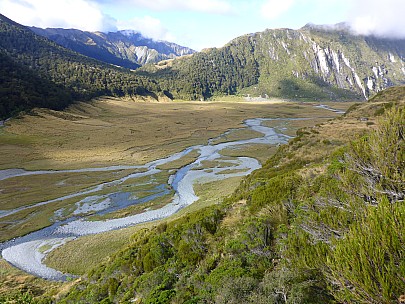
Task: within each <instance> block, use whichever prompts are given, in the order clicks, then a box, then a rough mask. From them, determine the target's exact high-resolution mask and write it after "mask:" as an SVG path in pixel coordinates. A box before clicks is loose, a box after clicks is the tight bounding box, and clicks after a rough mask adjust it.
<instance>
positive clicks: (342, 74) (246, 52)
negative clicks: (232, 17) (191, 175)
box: [137, 24, 405, 100]
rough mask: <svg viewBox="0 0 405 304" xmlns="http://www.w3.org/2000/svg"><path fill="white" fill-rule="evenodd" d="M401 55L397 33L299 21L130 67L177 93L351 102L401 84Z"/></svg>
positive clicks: (403, 48) (404, 73)
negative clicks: (355, 31) (168, 61)
mask: <svg viewBox="0 0 405 304" xmlns="http://www.w3.org/2000/svg"><path fill="white" fill-rule="evenodd" d="M404 58H405V39H389V38H379V37H375V36H358V35H354V34H352V33H351V32H350V31H349V30H347V27H346V26H345V25H344V24H340V25H337V26H335V28H334V30H330V29H328V28H325V27H324V26H314V25H307V26H305V27H303V28H301V29H299V30H292V29H267V30H265V31H263V32H257V33H251V34H246V35H243V36H240V37H237V38H235V39H233V40H231V41H230V42H229V43H227V44H226V45H225V46H224V47H222V48H211V49H205V50H203V51H202V52H200V53H196V54H194V55H193V56H191V57H189V58H181V60H175V61H174V62H173V63H171V64H170V65H166V66H165V65H164V64H160V65H159V66H158V67H151V66H145V67H143V68H141V69H140V70H139V71H137V72H138V73H139V74H141V75H144V76H147V77H150V78H152V79H155V80H157V81H159V82H160V83H161V84H162V85H163V86H164V87H165V89H167V90H170V91H173V92H174V93H177V94H174V95H175V97H178V98H191V99H209V98H212V97H215V95H218V94H228V95H234V94H242V95H245V96H246V95H247V94H249V95H254V96H265V95H268V96H272V97H287V98H291V99H304V100H305V99H308V98H319V99H329V100H330V99H335V100H336V99H339V98H341V97H342V96H343V99H352V100H353V99H368V98H370V97H371V96H373V95H374V94H376V93H377V92H379V91H381V90H383V89H385V88H388V87H390V86H393V85H401V84H404V83H405V63H404ZM186 76H187V77H186Z"/></svg>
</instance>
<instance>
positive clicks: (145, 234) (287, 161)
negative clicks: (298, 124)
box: [61, 87, 405, 303]
mask: <svg viewBox="0 0 405 304" xmlns="http://www.w3.org/2000/svg"><path fill="white" fill-rule="evenodd" d="M404 121H405V88H403V87H402V88H393V89H391V90H387V91H386V92H382V93H380V94H378V95H377V96H376V97H375V99H374V100H373V101H371V102H368V103H365V104H360V105H358V106H355V107H353V108H352V109H350V111H348V112H347V113H346V114H345V115H344V116H343V117H342V118H340V119H337V120H334V121H330V122H328V123H325V124H323V125H318V126H316V127H313V128H308V129H303V130H301V131H299V132H298V134H297V137H296V138H294V139H293V140H291V141H290V143H289V144H288V145H284V146H282V147H280V149H279V151H278V152H277V153H276V155H275V156H274V157H272V158H270V159H269V160H268V162H267V163H266V164H265V165H264V166H263V168H262V169H260V170H257V171H255V172H254V173H253V174H251V175H250V176H248V177H247V178H246V179H245V180H244V181H243V182H242V183H241V185H240V186H239V188H238V189H237V190H236V192H235V193H234V194H233V195H232V196H231V197H229V198H228V199H226V200H225V201H224V202H223V203H222V204H219V205H215V206H212V207H208V208H206V209H204V210H202V211H199V212H196V213H190V214H188V215H186V216H184V217H182V218H181V219H178V220H175V221H172V222H167V223H161V224H159V225H157V226H156V227H155V228H153V229H151V230H146V229H145V230H142V231H140V232H139V233H137V234H135V235H134V236H133V238H132V241H131V243H130V244H128V246H127V247H126V248H123V249H122V250H121V251H120V252H118V253H117V254H115V255H114V256H112V257H111V258H110V260H109V261H108V262H106V263H104V264H102V265H100V266H99V267H98V268H96V269H94V270H93V271H91V272H90V273H89V274H88V276H87V277H86V278H83V279H82V280H81V281H79V282H77V283H76V285H75V286H74V287H73V288H72V289H71V290H70V291H69V293H68V294H67V295H66V296H65V297H63V298H62V299H61V302H62V303H397V300H398V298H399V297H400V296H401V295H402V294H403V293H404V290H405V281H404V279H403V278H404V277H405V262H404V261H405V260H404V254H405V245H404V244H405V232H404V231H405V217H404V216H403V214H404V212H405V202H404V196H405V184H404V181H405V172H404V168H405V158H404V157H405V153H404V148H405V142H404V132H405V130H404Z"/></svg>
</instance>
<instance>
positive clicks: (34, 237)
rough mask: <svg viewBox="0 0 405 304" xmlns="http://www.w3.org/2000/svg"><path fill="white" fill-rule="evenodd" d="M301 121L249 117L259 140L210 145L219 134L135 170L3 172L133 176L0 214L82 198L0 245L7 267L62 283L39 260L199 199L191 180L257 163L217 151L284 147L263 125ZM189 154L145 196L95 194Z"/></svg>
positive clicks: (12, 172)
mask: <svg viewBox="0 0 405 304" xmlns="http://www.w3.org/2000/svg"><path fill="white" fill-rule="evenodd" d="M300 119H301V120H304V119H307V118H278V119H270V118H255V119H248V120H246V121H245V123H244V124H245V127H246V128H249V129H251V130H253V131H256V132H259V133H260V134H261V136H259V137H257V138H252V139H246V140H238V141H231V142H225V143H219V144H213V142H216V141H218V140H219V139H221V138H223V135H222V136H219V137H218V138H215V139H212V140H210V141H209V142H208V143H207V145H197V146H193V147H189V148H187V149H185V150H184V151H181V152H179V153H175V154H173V155H171V156H169V157H166V158H163V159H159V160H156V161H152V162H150V163H147V164H145V165H140V166H111V167H104V168H84V169H77V170H61V171H25V170H22V169H9V170H2V171H0V180H4V179H8V178H12V177H16V176H27V175H32V176H34V175H43V174H56V173H82V172H102V171H111V172H114V171H117V170H134V173H131V174H128V175H127V176H125V177H122V178H119V179H116V180H113V181H110V182H105V183H100V184H99V185H97V186H94V187H90V188H88V189H85V190H83V191H79V192H76V193H71V194H69V195H65V196H61V197H59V198H56V199H52V200H48V201H43V202H40V203H37V204H34V205H31V206H24V207H20V208H16V209H13V210H0V218H3V217H5V216H8V215H11V214H14V213H17V212H20V211H22V210H27V209H30V208H35V207H38V206H44V205H48V204H52V203H55V202H60V201H63V200H65V199H68V198H76V197H77V198H78V197H83V196H85V198H84V199H83V198H82V199H80V200H78V202H77V203H76V205H75V208H76V209H75V211H74V212H72V213H71V214H70V217H69V218H67V219H63V220H58V218H59V217H60V214H62V213H63V210H62V209H61V210H58V211H57V212H55V222H54V223H53V224H52V225H51V226H49V227H46V228H44V229H41V230H39V231H35V232H32V233H30V234H28V235H25V236H23V237H19V238H16V239H13V240H10V241H8V242H4V243H2V244H0V250H1V252H2V256H3V258H4V259H5V260H7V261H8V262H9V263H11V264H12V265H14V266H16V267H18V268H20V269H22V270H24V271H26V272H28V273H31V274H33V275H36V276H39V277H42V278H45V279H50V280H65V279H66V278H67V277H68V276H69V275H67V274H63V273H61V272H60V271H58V270H55V269H52V268H49V267H47V266H46V265H45V264H43V263H42V260H43V259H44V257H45V256H46V254H47V253H49V252H50V251H52V250H53V249H55V248H57V247H59V246H61V245H63V244H65V243H66V242H68V241H70V240H73V239H75V238H77V237H80V236H83V235H89V234H96V233H102V232H106V231H111V230H114V229H120V228H124V227H128V226H133V225H136V224H139V223H144V222H149V221H154V220H159V219H164V218H166V217H168V216H170V215H172V214H174V213H176V212H177V211H179V210H180V209H182V208H184V207H186V206H188V205H190V204H192V203H194V202H195V201H197V200H198V197H197V195H196V194H195V192H194V189H193V185H194V184H195V183H196V182H199V183H205V182H210V181H215V180H221V179H226V178H230V177H235V176H245V175H248V174H250V173H251V172H252V171H254V170H256V169H258V168H260V166H261V165H260V163H259V161H257V160H256V159H254V158H250V157H232V158H230V157H227V158H226V159H224V157H223V156H222V155H221V154H220V152H221V151H222V150H224V149H226V148H237V147H238V146H244V145H251V144H267V145H275V144H284V143H287V141H288V140H289V139H290V136H287V135H285V134H283V133H281V132H277V131H276V129H274V128H270V127H266V126H263V122H265V121H271V120H279V121H289V120H300ZM230 132H232V130H229V131H228V132H227V133H226V135H229V133H230ZM192 151H196V152H198V154H199V156H198V157H197V159H196V160H195V161H194V162H192V163H191V164H189V165H186V166H184V167H182V168H180V169H179V170H177V171H176V173H175V174H173V175H171V176H170V177H169V179H168V180H167V181H166V183H162V184H159V185H156V186H155V187H152V188H151V190H149V193H148V195H146V196H144V197H142V198H137V197H136V196H134V195H133V193H131V192H112V193H108V194H104V195H96V193H97V192H99V191H100V190H106V189H108V188H109V187H112V186H117V185H121V184H123V183H124V182H126V181H128V180H130V179H135V178H141V177H145V176H149V177H152V176H153V175H155V174H157V173H160V172H162V170H160V169H158V167H159V166H160V165H164V164H168V163H170V162H172V161H175V160H178V159H180V158H182V157H183V156H185V155H187V154H189V153H190V152H192ZM204 161H213V162H212V163H216V162H218V161H220V162H221V166H215V167H212V168H206V167H201V164H202V162H204ZM140 171H141V172H140ZM169 189H170V190H169ZM171 191H173V192H174V196H173V198H172V200H171V202H170V203H169V204H167V205H165V206H163V207H161V208H159V209H156V210H146V211H144V212H142V213H139V214H135V215H131V216H126V217H121V218H113V219H106V220H89V219H88V212H89V211H91V214H92V215H94V214H96V215H106V214H109V213H111V212H115V211H117V210H120V209H122V208H126V207H128V206H132V205H135V204H142V203H146V202H149V201H152V200H155V199H157V198H160V197H163V196H165V195H168V194H169V193H170V192H171Z"/></svg>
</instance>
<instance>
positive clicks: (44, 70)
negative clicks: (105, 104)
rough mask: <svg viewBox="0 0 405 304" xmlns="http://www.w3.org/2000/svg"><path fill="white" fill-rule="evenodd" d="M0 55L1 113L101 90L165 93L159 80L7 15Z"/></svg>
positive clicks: (56, 104)
mask: <svg viewBox="0 0 405 304" xmlns="http://www.w3.org/2000/svg"><path fill="white" fill-rule="evenodd" d="M0 56H1V64H0V72H1V78H0V80H1V82H0V90H1V91H2V94H1V100H0V118H4V117H8V116H10V115H12V114H14V113H16V112H18V111H20V110H29V109H31V108H32V107H35V106H36V107H50V108H53V109H62V108H64V107H65V106H66V105H68V104H70V103H71V102H72V100H87V99H90V98H92V97H96V96H101V95H112V96H124V95H148V94H149V95H152V96H154V97H156V98H157V96H156V95H153V93H151V92H156V93H158V92H160V88H159V86H158V85H157V84H156V83H155V82H153V81H150V80H148V79H145V78H143V77H139V76H135V75H134V74H133V73H131V72H130V71H129V70H125V69H120V68H115V67H113V66H111V65H107V64H103V63H101V62H99V61H96V60H92V59H89V58H87V57H85V56H82V55H79V54H78V53H75V52H72V51H70V50H67V49H64V48H63V47H61V46H59V45H57V44H55V43H53V42H51V41H50V40H48V39H46V38H43V37H41V36H38V35H36V34H34V33H33V32H32V31H31V30H29V29H27V28H25V27H23V26H21V25H19V24H16V23H14V22H12V21H11V20H9V19H7V18H6V17H4V16H2V15H0ZM10 71H11V72H10Z"/></svg>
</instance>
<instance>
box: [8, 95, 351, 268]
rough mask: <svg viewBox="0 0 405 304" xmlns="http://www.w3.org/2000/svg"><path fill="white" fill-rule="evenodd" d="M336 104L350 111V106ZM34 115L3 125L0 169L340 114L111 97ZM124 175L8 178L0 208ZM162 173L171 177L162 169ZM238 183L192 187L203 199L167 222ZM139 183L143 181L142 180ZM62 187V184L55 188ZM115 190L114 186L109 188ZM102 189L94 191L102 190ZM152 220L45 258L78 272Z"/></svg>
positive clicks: (128, 157)
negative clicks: (253, 124) (249, 122)
mask: <svg viewBox="0 0 405 304" xmlns="http://www.w3.org/2000/svg"><path fill="white" fill-rule="evenodd" d="M338 105H339V106H340V107H345V108H348V107H349V106H350V105H351V104H348V103H345V104H338ZM332 106H334V105H332ZM35 113H36V114H35V115H25V116H23V117H21V118H19V119H13V120H11V121H9V122H8V123H7V125H6V128H0V169H8V168H24V169H28V170H34V169H35V170H38V169H53V170H58V169H75V168H84V167H103V166H112V165H120V164H122V165H136V164H144V163H146V162H148V161H152V160H155V159H158V158H162V157H165V156H169V155H171V154H173V153H175V152H179V151H182V150H184V149H185V148H187V147H189V146H192V145H197V144H206V143H207V141H208V139H210V138H216V137H218V136H219V135H221V134H222V133H224V132H225V131H227V130H228V129H231V128H233V129H238V128H242V127H243V121H244V120H245V119H248V118H255V117H264V118H266V117H271V118H276V117H313V118H314V119H313V120H312V121H311V122H312V124H316V123H319V122H321V121H324V120H323V119H321V120H318V119H317V118H316V117H325V116H327V117H336V116H337V114H334V113H333V112H331V111H327V110H323V109H316V108H314V107H313V105H311V104H302V103H271V102H257V103H255V102H242V101H238V102H169V103H159V104H157V103H147V102H134V101H130V100H123V99H114V98H104V99H99V100H95V101H93V102H91V103H80V104H76V105H73V106H71V107H70V108H69V109H68V110H66V111H65V112H55V111H50V110H37V111H35ZM305 123H307V122H305ZM301 126H302V125H300V124H298V123H297V125H296V124H291V125H288V126H286V127H287V130H286V132H295V130H296V129H297V128H299V127H301ZM253 133H254V132H251V131H246V130H242V129H241V130H239V131H237V132H234V133H231V135H229V136H228V138H223V139H221V141H228V140H238V139H242V138H243V139H245V138H251V137H252V136H254V134H253ZM275 149H276V148H275V147H269V146H261V145H250V146H245V147H240V149H238V150H232V151H231V150H230V149H228V150H226V151H223V154H224V156H226V155H229V156H235V155H237V156H254V157H257V158H258V159H259V160H260V161H262V162H264V161H265V159H267V158H268V157H270V156H271V155H272V153H274V151H275ZM196 157H197V155H196V153H194V154H189V155H187V156H185V157H183V158H182V159H180V160H178V161H174V162H172V163H170V164H167V165H165V166H163V167H162V168H161V169H165V170H175V169H177V168H179V167H181V166H184V165H185V164H188V163H190V162H191V161H193V160H194V159H195V158H196ZM125 173H126V172H115V173H114V172H105V173H96V174H93V173H87V174H73V173H70V174H67V175H65V174H55V175H50V176H46V175H44V176H39V177H33V176H31V177H21V178H15V179H10V180H5V181H4V183H0V189H1V190H2V191H3V192H0V204H2V206H3V207H1V208H0V209H3V208H4V209H5V208H6V207H7V208H14V207H16V206H21V205H25V204H26V205H30V204H32V203H34V202H38V201H44V200H47V199H50V198H53V197H55V196H61V195H63V194H65V193H68V192H76V191H79V190H80V189H83V188H86V187H88V186H91V185H94V184H95V183H101V182H105V181H108V180H111V179H112V178H114V179H116V178H117V176H120V175H121V174H125ZM113 174H115V175H114V177H113V176H112V175H113ZM117 174H118V175H117ZM165 174H168V173H167V171H166V172H165ZM52 177H53V178H54V179H52ZM166 177H167V176H166ZM157 178H158V179H160V178H161V177H157ZM162 178H165V177H162ZM239 180H240V178H235V179H227V180H224V181H220V182H215V183H208V184H203V185H196V192H197V193H198V194H199V195H200V196H201V199H200V200H199V201H198V202H196V203H195V204H193V205H191V206H189V207H187V208H185V209H183V210H181V211H180V212H179V213H178V214H175V215H173V216H172V217H171V218H170V219H168V220H172V219H175V218H178V217H180V216H182V215H184V214H185V213H187V212H192V211H195V210H199V209H200V208H203V207H204V206H207V205H210V204H213V203H216V202H218V201H219V200H220V199H221V197H223V196H224V195H229V194H230V193H231V192H232V191H233V190H234V189H235V188H236V186H237V184H238V182H239ZM130 182H134V181H128V183H126V184H125V185H122V187H129V188H128V189H125V190H126V191H130V190H131V191H132V190H134V191H139V194H141V192H142V189H143V188H142V187H145V188H144V189H143V190H145V191H146V190H148V188H147V187H148V186H142V187H137V186H133V185H131V184H130ZM136 182H137V183H142V179H139V180H137V181H136ZM45 184H47V185H48V184H49V187H48V188H46V187H43V185H45ZM63 184H65V186H67V187H66V188H63V187H60V186H62V185H63ZM149 187H150V186H149ZM118 190H120V189H119V188H118V187H116V188H114V189H109V191H118ZM121 190H122V189H121ZM105 191H107V190H105ZM105 191H101V192H99V193H95V194H98V195H100V194H104V193H106V192H105ZM80 199H81V197H77V198H75V199H71V200H66V201H62V202H58V203H55V204H50V205H47V206H45V207H38V208H33V209H30V210H26V211H23V212H20V213H18V214H14V215H12V216H10V217H7V218H4V219H2V221H1V223H0V229H1V234H0V240H5V239H9V238H12V237H17V236H19V235H22V234H26V233H28V232H30V231H34V230H37V229H40V228H42V227H45V226H47V225H49V224H50V218H52V216H53V214H54V211H56V210H57V209H60V208H62V207H67V206H69V205H72V204H74V203H75V202H77V201H79V200H80ZM153 203H157V204H159V202H153ZM139 208H145V206H140V207H136V208H135V207H134V208H133V209H131V208H129V209H128V210H124V211H122V213H117V214H116V216H123V215H126V214H130V213H131V214H132V213H137V212H139V210H140V209H139ZM128 212H129V213H128ZM153 225H156V223H147V224H144V225H139V226H137V227H132V228H127V229H122V230H118V231H112V232H109V233H104V234H100V235H95V236H88V237H83V238H79V239H78V240H75V241H73V242H70V243H68V244H66V245H65V246H62V247H60V248H58V249H57V250H55V251H54V252H52V254H51V255H50V256H49V258H48V263H50V265H51V266H56V267H57V268H59V269H62V270H66V271H68V272H72V273H83V272H85V271H86V270H88V269H89V268H91V267H92V266H94V265H96V264H97V263H99V262H100V261H101V260H102V259H104V258H107V257H108V256H109V255H110V254H112V253H113V252H115V251H116V250H118V249H119V248H120V247H121V246H123V244H125V243H127V242H128V239H129V237H130V235H132V234H133V233H134V232H135V231H137V230H138V229H141V228H142V227H151V226H153ZM53 263H54V264H53Z"/></svg>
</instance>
